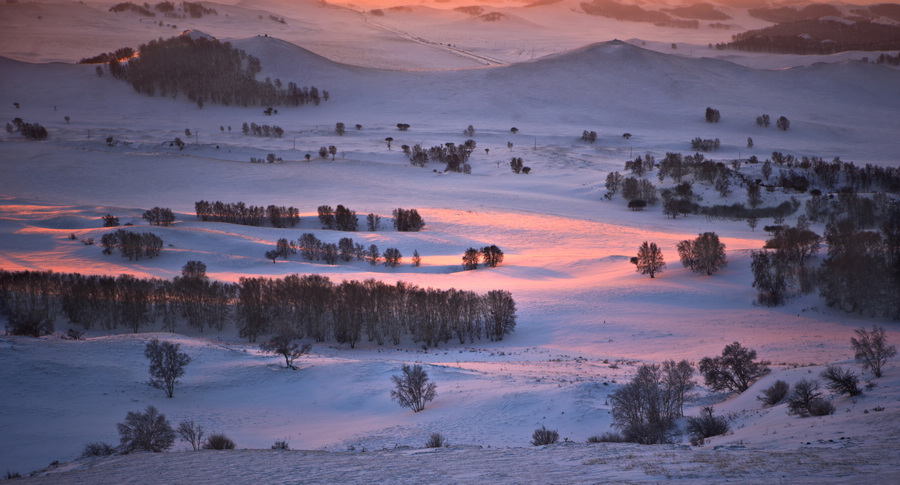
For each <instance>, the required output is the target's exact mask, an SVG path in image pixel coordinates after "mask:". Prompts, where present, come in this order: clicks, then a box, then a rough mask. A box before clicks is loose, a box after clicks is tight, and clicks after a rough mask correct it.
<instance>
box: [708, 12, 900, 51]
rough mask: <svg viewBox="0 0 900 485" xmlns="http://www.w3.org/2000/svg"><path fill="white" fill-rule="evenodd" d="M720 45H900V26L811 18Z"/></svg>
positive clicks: (844, 48) (786, 47)
mask: <svg viewBox="0 0 900 485" xmlns="http://www.w3.org/2000/svg"><path fill="white" fill-rule="evenodd" d="M732 38H733V41H732V42H729V43H727V44H719V45H717V46H716V47H717V48H719V49H737V50H744V51H751V52H773V53H780V54H833V53H835V52H843V51H849V50H861V51H876V50H897V49H900V26H895V25H884V24H879V23H875V22H871V21H862V22H851V21H841V20H837V19H821V20H820V19H810V20H800V21H797V22H788V23H783V24H778V25H773V26H771V27H766V28H764V29H758V30H751V31H748V32H744V33H742V34H737V35H735V36H733V37H732Z"/></svg>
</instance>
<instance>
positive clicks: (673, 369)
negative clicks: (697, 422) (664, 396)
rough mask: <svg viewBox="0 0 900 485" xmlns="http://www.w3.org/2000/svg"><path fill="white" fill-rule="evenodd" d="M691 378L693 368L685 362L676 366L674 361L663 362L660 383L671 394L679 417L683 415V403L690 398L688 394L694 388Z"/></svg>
mask: <svg viewBox="0 0 900 485" xmlns="http://www.w3.org/2000/svg"><path fill="white" fill-rule="evenodd" d="M693 377H694V368H693V367H691V364H690V362H688V361H687V360H682V361H681V362H678V363H677V364H676V363H675V361H674V360H667V361H665V362H663V365H662V382H663V384H665V386H666V388H667V389H668V390H669V392H671V393H672V398H673V399H674V400H675V405H676V406H677V411H678V415H679V416H683V415H684V402H685V401H686V400H687V399H688V398H689V397H690V396H689V393H690V392H691V390H692V389H693V388H694V386H695V384H694V380H693Z"/></svg>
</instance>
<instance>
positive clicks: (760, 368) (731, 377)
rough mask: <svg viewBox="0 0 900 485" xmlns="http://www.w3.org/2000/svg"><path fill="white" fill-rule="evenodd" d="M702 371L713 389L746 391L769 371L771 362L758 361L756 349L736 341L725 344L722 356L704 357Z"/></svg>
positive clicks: (707, 383) (708, 384)
mask: <svg viewBox="0 0 900 485" xmlns="http://www.w3.org/2000/svg"><path fill="white" fill-rule="evenodd" d="M700 373H701V374H703V379H704V380H705V382H706V385H707V386H709V387H710V388H711V389H712V390H713V391H723V390H725V389H728V390H730V391H734V392H744V391H746V390H747V388H749V387H750V385H751V384H753V383H754V382H755V381H756V380H757V379H759V378H760V377H763V376H765V375H766V374H768V373H769V362H768V361H756V351H755V350H753V349H748V348H746V347H742V346H741V344H740V343H738V342H734V343H732V344H729V345H726V346H725V349H724V350H722V355H721V356H716V357H704V358H703V359H702V360H701V361H700Z"/></svg>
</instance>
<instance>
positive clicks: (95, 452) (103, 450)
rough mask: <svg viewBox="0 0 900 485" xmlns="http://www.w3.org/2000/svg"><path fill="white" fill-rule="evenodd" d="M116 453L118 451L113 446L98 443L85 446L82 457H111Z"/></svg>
mask: <svg viewBox="0 0 900 485" xmlns="http://www.w3.org/2000/svg"><path fill="white" fill-rule="evenodd" d="M115 452H116V449H115V448H114V447H113V446H112V445H110V444H107V443H103V442H102V441H98V442H96V443H88V444H86V445H84V450H83V451H82V452H81V456H109V455H112V454H113V453H115Z"/></svg>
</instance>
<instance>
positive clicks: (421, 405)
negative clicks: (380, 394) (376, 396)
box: [391, 364, 437, 413]
mask: <svg viewBox="0 0 900 485" xmlns="http://www.w3.org/2000/svg"><path fill="white" fill-rule="evenodd" d="M401 372H402V373H401V374H400V375H395V376H391V380H392V381H393V382H394V386H395V389H394V390H393V391H391V400H392V401H397V402H399V403H400V406H401V407H404V408H410V409H412V410H413V412H414V413H417V412H419V411H421V410H423V409H425V403H427V402H428V401H431V400H433V399H434V398H435V397H437V385H436V384H435V383H433V382H428V373H427V372H425V369H423V368H422V366H421V365H418V364H415V365H413V366H412V367H410V366H409V365H407V364H403V367H402V369H401Z"/></svg>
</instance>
